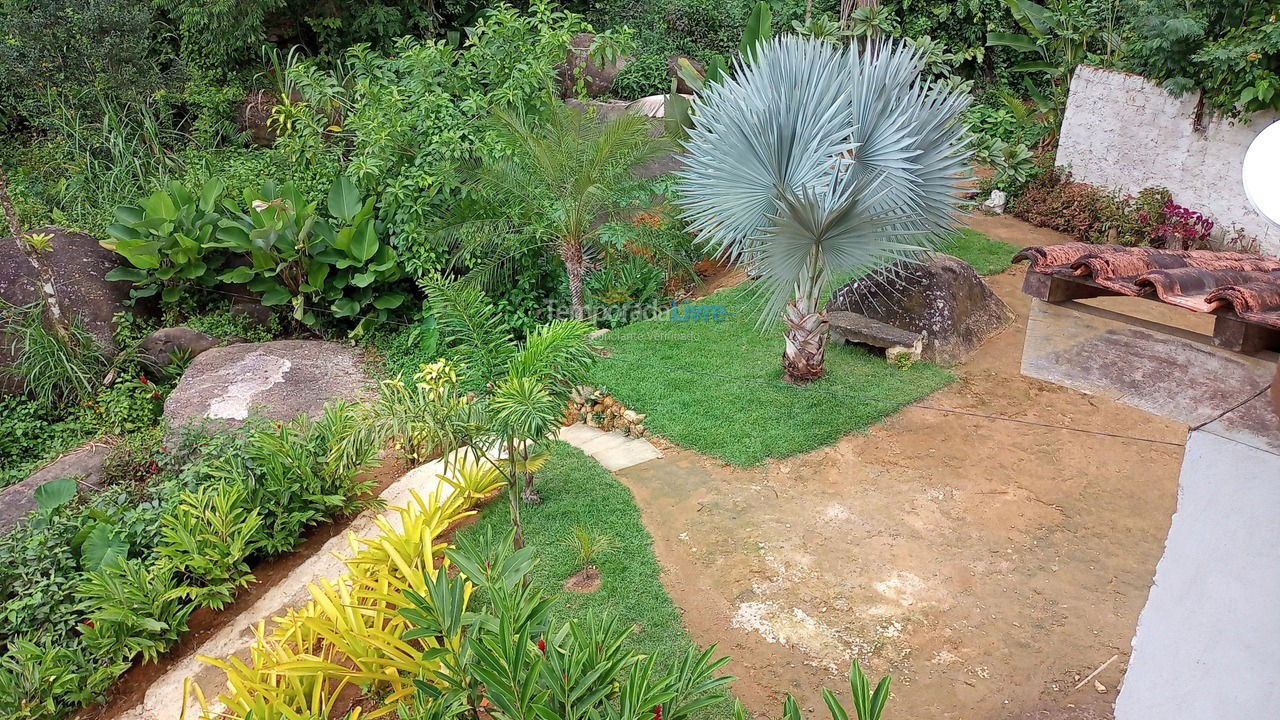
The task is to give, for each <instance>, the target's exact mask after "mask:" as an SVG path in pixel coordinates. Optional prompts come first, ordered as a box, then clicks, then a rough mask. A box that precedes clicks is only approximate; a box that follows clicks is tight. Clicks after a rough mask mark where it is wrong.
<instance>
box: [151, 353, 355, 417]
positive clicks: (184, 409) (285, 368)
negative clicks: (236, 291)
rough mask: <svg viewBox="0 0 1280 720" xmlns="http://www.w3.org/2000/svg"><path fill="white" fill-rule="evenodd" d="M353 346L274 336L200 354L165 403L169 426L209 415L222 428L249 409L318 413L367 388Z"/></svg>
mask: <svg viewBox="0 0 1280 720" xmlns="http://www.w3.org/2000/svg"><path fill="white" fill-rule="evenodd" d="M369 385H370V380H369V377H368V376H367V375H366V374H365V373H364V370H363V369H362V368H361V366H360V359H359V354H358V350H357V349H356V348H354V347H351V346H348V345H342V344H339V343H332V342H322V341H316V340H277V341H274V342H267V343H243V344H239V345H230V346H227V347H220V348H213V349H211V350H208V351H206V352H204V353H201V354H200V355H199V356H198V357H196V359H195V360H193V361H191V364H190V365H189V366H188V367H187V370H186V372H185V373H183V375H182V379H181V380H180V381H179V382H178V386H177V387H175V388H174V389H173V392H172V393H170V394H169V398H168V399H167V400H165V403H164V417H165V420H166V421H167V422H168V423H169V425H170V427H180V426H182V425H184V424H186V423H188V422H191V421H195V420H202V419H208V420H213V421H216V422H218V423H219V424H222V425H226V426H235V425H239V424H241V423H243V422H244V420H245V418H247V417H248V416H249V413H250V412H252V411H255V410H256V411H258V412H260V413H262V415H263V416H264V417H268V418H271V419H273V420H291V419H293V418H294V417H297V416H298V415H302V414H305V415H308V416H310V417H313V418H314V417H317V416H318V415H319V414H320V413H321V411H322V410H323V409H324V406H325V403H327V402H329V401H330V400H335V399H339V398H341V399H345V400H356V399H358V398H361V397H364V396H365V395H367V394H368V393H369V392H370V391H369V387H368V386H369Z"/></svg>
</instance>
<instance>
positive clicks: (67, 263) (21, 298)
mask: <svg viewBox="0 0 1280 720" xmlns="http://www.w3.org/2000/svg"><path fill="white" fill-rule="evenodd" d="M31 234H49V235H52V236H53V237H52V239H51V240H50V242H49V249H48V250H47V251H45V252H44V253H43V254H42V255H41V259H42V261H43V262H44V263H46V264H47V266H48V267H49V269H50V270H51V271H52V274H53V284H54V289H55V293H56V296H57V298H58V300H59V303H58V304H59V306H60V307H61V308H62V310H63V312H65V313H67V314H69V315H71V316H73V317H75V318H76V319H78V320H79V321H80V322H81V323H83V324H84V326H85V328H86V329H87V330H88V331H89V332H91V333H93V335H94V337H96V338H97V339H98V341H99V342H100V343H102V347H103V350H104V351H106V352H107V353H114V352H115V351H116V350H117V348H116V347H115V340H114V338H113V336H112V326H113V323H112V318H114V317H115V314H116V313H118V312H123V311H125V310H133V311H135V312H140V313H143V314H146V313H147V312H149V310H150V306H149V305H145V304H143V305H141V306H139V307H136V308H133V307H129V306H127V305H125V303H126V301H128V300H129V289H130V283H129V282H127V281H114V282H112V281H108V280H106V279H104V276H105V275H106V274H107V273H108V272H110V271H111V270H113V269H115V268H116V267H118V266H119V265H120V256H119V255H116V254H115V253H114V252H112V251H110V250H108V249H106V248H104V247H102V245H100V244H99V243H98V240H97V239H96V238H94V237H92V236H90V235H86V234H84V233H80V232H75V231H72V230H66V229H64V228H60V227H52V226H51V227H44V228H40V229H39V230H33V231H31ZM18 242H19V241H18V240H17V239H15V238H13V237H6V238H4V239H0V300H3V301H4V302H7V303H9V304H12V305H18V306H22V305H29V304H31V303H33V302H36V301H38V300H42V299H44V293H43V292H42V291H41V289H40V275H39V271H38V270H37V269H36V267H35V266H34V265H32V264H31V260H30V259H29V258H28V257H27V254H26V253H24V252H23V251H22V248H21V247H20V246H19V245H18ZM12 361H13V357H12V351H11V347H10V344H9V342H8V339H7V338H4V337H0V367H7V366H8V365H9V364H10V363H11V362H12ZM0 384H3V381H0ZM5 389H7V390H9V391H17V390H20V389H21V388H19V387H16V386H14V385H13V384H12V383H11V384H9V386H8V387H7V388H5V387H0V391H2V390H5Z"/></svg>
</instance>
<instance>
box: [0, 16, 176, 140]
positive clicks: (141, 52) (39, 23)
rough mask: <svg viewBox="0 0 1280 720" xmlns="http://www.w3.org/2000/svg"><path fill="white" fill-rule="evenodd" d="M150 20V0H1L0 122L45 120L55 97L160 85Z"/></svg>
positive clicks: (128, 94) (160, 62) (131, 92)
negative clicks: (144, 1) (139, 0)
mask: <svg viewBox="0 0 1280 720" xmlns="http://www.w3.org/2000/svg"><path fill="white" fill-rule="evenodd" d="M152 22H153V12H152V8H151V6H150V4H149V3H138V2H132V1H131V0H89V1H87V2H81V1H79V0H10V1H8V2H5V3H3V4H0V67H2V68H4V72H3V73H0V126H3V125H4V124H5V121H6V120H8V121H19V120H21V121H30V122H34V123H42V122H43V121H45V120H47V117H48V113H49V112H50V110H51V102H52V99H53V98H54V97H62V98H71V99H73V100H74V99H76V98H79V97H81V96H83V95H85V94H86V93H89V92H91V91H98V92H101V93H103V94H105V95H111V96H115V97H119V98H121V99H137V98H140V97H145V96H146V95H147V94H148V93H150V92H154V91H155V90H158V89H160V88H161V87H163V85H164V84H165V69H166V63H165V62H164V59H163V56H164V54H165V53H164V49H163V47H158V46H157V43H156V42H155V38H154V37H153V35H152ZM80 109H81V110H82V111H87V112H92V110H93V108H92V106H86V107H81V108H80Z"/></svg>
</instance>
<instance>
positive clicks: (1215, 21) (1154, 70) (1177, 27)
mask: <svg viewBox="0 0 1280 720" xmlns="http://www.w3.org/2000/svg"><path fill="white" fill-rule="evenodd" d="M1276 13H1277V11H1276V7H1275V5H1274V3H1267V2H1252V1H1250V0H1222V1H1213V2H1211V1H1209V0H1191V1H1190V2H1188V1H1186V0H1137V2H1134V3H1133V5H1132V10H1131V12H1130V13H1129V17H1130V19H1131V20H1130V23H1131V24H1130V28H1129V31H1130V37H1129V41H1128V43H1127V44H1126V46H1125V49H1126V51H1127V55H1128V57H1127V63H1128V66H1129V67H1130V68H1131V69H1133V70H1134V71H1136V72H1139V73H1142V74H1143V75H1146V76H1148V77H1151V78H1153V79H1155V80H1159V81H1161V82H1163V83H1164V85H1165V87H1166V88H1168V89H1169V91H1170V92H1172V93H1174V94H1177V95H1182V94H1185V93H1188V92H1192V91H1194V90H1197V89H1199V90H1201V91H1203V93H1204V102H1205V105H1206V106H1207V107H1209V108H1212V109H1214V110H1217V111H1218V112H1221V113H1225V114H1227V115H1230V116H1233V117H1246V116H1248V115H1250V114H1252V113H1255V112H1258V111H1260V110H1268V109H1276V108H1280V22H1277V14H1276Z"/></svg>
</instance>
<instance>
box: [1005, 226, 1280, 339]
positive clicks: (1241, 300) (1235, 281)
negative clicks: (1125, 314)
mask: <svg viewBox="0 0 1280 720" xmlns="http://www.w3.org/2000/svg"><path fill="white" fill-rule="evenodd" d="M1020 260H1026V261H1028V262H1029V263H1030V268H1029V271H1031V272H1038V273H1043V274H1046V275H1060V276H1063V277H1079V278H1087V279H1089V280H1092V281H1093V282H1095V283H1097V284H1098V285H1101V286H1102V287H1105V288H1108V289H1110V290H1114V291H1116V292H1119V293H1121V294H1124V295H1135V296H1136V295H1152V294H1153V295H1155V297H1156V298H1157V299H1159V300H1161V301H1163V302H1167V303H1169V304H1171V305H1177V306H1179V307H1185V308H1187V309H1190V310H1195V311H1196V312H1213V311H1215V310H1232V311H1234V312H1235V313H1236V314H1237V315H1239V316H1240V317H1242V318H1244V319H1245V320H1249V321H1251V322H1256V323H1259V324H1262V325H1267V326H1269V327H1274V328H1278V329H1280V259H1276V258H1264V257H1258V256H1257V255H1246V254H1243V253H1233V252H1218V251H1214V250H1164V249H1161V248H1150V247H1124V246H1121V245H1093V244H1090V243H1063V244H1060V245H1044V246H1039V247H1029V248H1026V249H1025V250H1023V251H1022V252H1020V253H1018V254H1017V255H1015V256H1014V261H1015V262H1017V261H1020Z"/></svg>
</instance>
